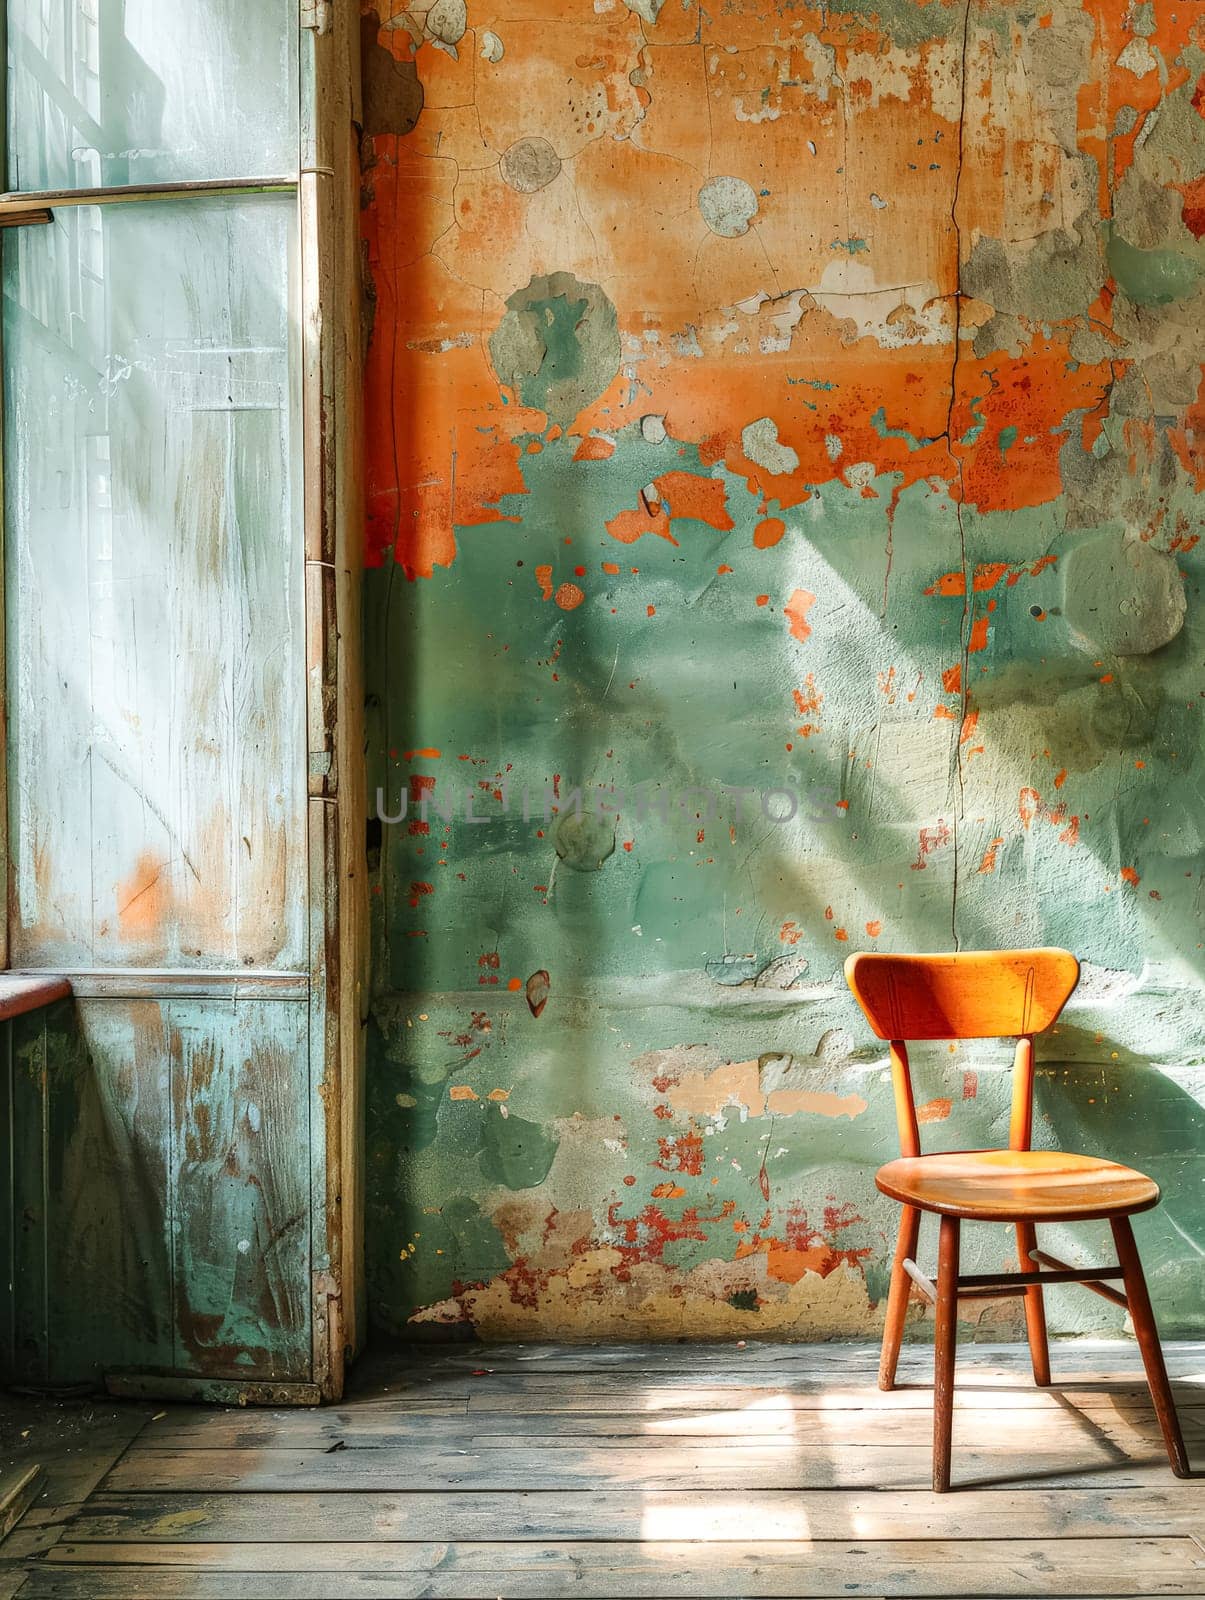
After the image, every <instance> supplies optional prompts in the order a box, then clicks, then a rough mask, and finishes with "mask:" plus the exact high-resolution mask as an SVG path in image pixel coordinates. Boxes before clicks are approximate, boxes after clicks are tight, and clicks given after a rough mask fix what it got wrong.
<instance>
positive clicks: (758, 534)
mask: <svg viewBox="0 0 1205 1600" xmlns="http://www.w3.org/2000/svg"><path fill="white" fill-rule="evenodd" d="M786 531H787V525H786V523H785V522H783V521H782V520H781V518H779V517H766V518H765V519H764V521H762V522H759V523H758V525H757V527H756V528H754V530H753V545H754V548H755V549H757V550H769V549H770V548H771V547H772V546H773V545H776V544H777V543H778V541H779V540H780V539H781V538H782V536H783V534H784V533H786Z"/></svg>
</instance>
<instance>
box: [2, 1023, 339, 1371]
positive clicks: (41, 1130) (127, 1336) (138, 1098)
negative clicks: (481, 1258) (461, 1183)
mask: <svg viewBox="0 0 1205 1600" xmlns="http://www.w3.org/2000/svg"><path fill="white" fill-rule="evenodd" d="M307 1010H308V1007H307V1004H306V1002H304V1001H241V1000H239V1001H215V1000H173V1001H171V1002H167V1003H163V1002H159V1001H155V1000H146V999H142V1000H109V999H104V1000H86V1001H64V1002H61V1003H59V1004H58V1005H56V1006H54V1007H53V1008H51V1009H50V1010H48V1011H47V1012H45V1013H31V1014H29V1015H28V1016H26V1017H21V1018H18V1019H16V1020H15V1021H13V1022H12V1023H10V1024H7V1027H8V1030H9V1039H10V1052H9V1059H8V1066H7V1071H8V1093H7V1096H6V1101H7V1105H8V1106H9V1108H10V1111H9V1116H10V1118H11V1122H10V1125H9V1128H8V1129H7V1133H8V1137H7V1139H6V1141H5V1144H6V1147H7V1149H8V1150H9V1151H10V1152H11V1156H10V1159H11V1160H12V1163H13V1167H12V1187H11V1193H12V1197H13V1214H14V1218H15V1219H16V1226H15V1228H14V1229H13V1233H12V1245H11V1249H12V1271H11V1281H12V1292H11V1304H10V1305H9V1307H8V1313H7V1316H6V1317H5V1319H4V1335H5V1344H6V1345H7V1347H8V1348H7V1350H6V1351H5V1368H6V1370H8V1371H11V1372H12V1373H13V1374H14V1375H17V1376H20V1377H23V1378H25V1379H27V1380H31V1381H41V1382H46V1383H66V1382H74V1381H78V1380H80V1379H81V1378H99V1377H100V1376H101V1375H103V1374H104V1373H107V1372H113V1371H122V1370H135V1371H140V1372H155V1371H157V1372H162V1373H195V1374H198V1375H204V1376H207V1377H232V1378H245V1379H252V1378H254V1379H263V1380H268V1379H272V1380H278V1381H279V1380H282V1379H304V1378H306V1377H308V1375H309V1366H310V1354H311V1353H310V1333H309V1300H308V1286H309V1257H310V1216H309V1175H308V1171H307V1167H306V1161H305V1156H304V1152H305V1150H306V1146H307V1141H308V1131H309V1116H308V1094H307V1073H308V1068H307V1053H306V1049H305V1035H306V1028H307V1026H308V1021H307Z"/></svg>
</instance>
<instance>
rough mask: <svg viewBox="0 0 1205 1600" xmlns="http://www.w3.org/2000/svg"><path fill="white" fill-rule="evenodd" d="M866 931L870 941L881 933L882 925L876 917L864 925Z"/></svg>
mask: <svg viewBox="0 0 1205 1600" xmlns="http://www.w3.org/2000/svg"><path fill="white" fill-rule="evenodd" d="M866 931H867V933H868V934H869V935H870V937H871V938H872V939H877V938H878V936H879V935H880V934H881V933H882V931H883V924H882V923H881V922H880V921H879V920H878V918H877V917H876V918H875V920H874V921H873V922H868V923H867V924H866Z"/></svg>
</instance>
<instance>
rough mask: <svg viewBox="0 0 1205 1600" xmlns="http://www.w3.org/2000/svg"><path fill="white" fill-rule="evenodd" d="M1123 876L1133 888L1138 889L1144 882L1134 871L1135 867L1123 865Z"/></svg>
mask: <svg viewBox="0 0 1205 1600" xmlns="http://www.w3.org/2000/svg"><path fill="white" fill-rule="evenodd" d="M1121 876H1122V879H1123V881H1124V882H1126V883H1128V884H1129V886H1130V888H1131V889H1136V888H1137V887H1138V885H1139V884H1140V883H1141V882H1142V879H1141V878H1140V877H1139V876H1138V874H1137V873H1136V872H1135V871H1134V869H1133V867H1122V869H1121Z"/></svg>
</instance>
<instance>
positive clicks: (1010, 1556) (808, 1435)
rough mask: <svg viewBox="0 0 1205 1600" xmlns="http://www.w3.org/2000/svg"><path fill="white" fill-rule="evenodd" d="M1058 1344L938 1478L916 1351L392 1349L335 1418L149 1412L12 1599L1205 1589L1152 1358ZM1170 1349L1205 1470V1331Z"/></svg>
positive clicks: (1196, 1494) (1201, 1554)
mask: <svg viewBox="0 0 1205 1600" xmlns="http://www.w3.org/2000/svg"><path fill="white" fill-rule="evenodd" d="M1053 1355H1054V1365H1055V1369H1056V1372H1057V1373H1058V1375H1059V1378H1060V1379H1061V1386H1060V1387H1052V1388H1050V1389H1048V1390H1036V1389H1034V1388H1033V1386H1032V1383H1031V1382H1030V1380H1029V1376H1028V1352H1027V1351H1026V1350H1025V1349H1024V1347H1007V1346H1006V1347H1000V1346H995V1347H975V1346H969V1347H966V1348H965V1350H964V1351H962V1352H960V1356H961V1359H960V1364H959V1375H960V1377H962V1379H963V1383H962V1386H961V1388H960V1390H959V1391H958V1409H957V1414H956V1417H955V1432H954V1446H955V1448H954V1467H955V1490H954V1492H953V1493H951V1494H949V1495H941V1496H938V1495H934V1494H933V1493H932V1492H931V1490H930V1489H929V1488H928V1483H929V1475H930V1439H931V1427H932V1417H931V1404H932V1391H931V1388H930V1387H929V1376H928V1371H927V1362H926V1356H928V1352H924V1351H920V1350H917V1349H915V1348H914V1347H910V1348H908V1349H906V1350H905V1352H904V1357H903V1359H902V1361H901V1387H900V1388H898V1389H896V1390H894V1391H892V1392H891V1393H890V1394H883V1393H881V1392H880V1391H879V1390H878V1388H877V1387H876V1385H875V1369H876V1364H877V1352H876V1351H875V1350H873V1349H871V1348H870V1347H867V1346H852V1347H851V1346H839V1345H828V1346H819V1347H817V1346H798V1345H796V1346H786V1345H783V1346H759V1347H754V1348H752V1349H745V1350H739V1349H736V1348H734V1347H732V1346H728V1347H721V1346H697V1345H685V1346H670V1347H640V1346H626V1347H621V1346H603V1347H581V1346H576V1347H556V1348H547V1349H546V1348H544V1347H522V1346H507V1347H492V1348H483V1347H454V1348H451V1349H446V1348H445V1349H432V1350H430V1351H417V1352H416V1351H413V1350H411V1351H407V1352H404V1353H402V1354H401V1355H399V1354H398V1353H396V1352H395V1353H393V1355H392V1356H384V1355H376V1356H374V1357H373V1358H372V1360H371V1361H369V1362H366V1363H364V1364H363V1365H362V1366H361V1367H360V1369H359V1370H358V1371H357V1374H356V1378H355V1382H354V1385H353V1390H352V1393H351V1394H350V1395H349V1397H348V1399H347V1400H346V1401H345V1402H344V1403H342V1404H340V1405H339V1406H336V1407H330V1408H326V1409H323V1410H317V1411H314V1410H304V1411H302V1410H298V1411H269V1410H258V1411H256V1410H238V1409H228V1410H206V1409H204V1408H201V1407H195V1406H182V1405H181V1406H170V1405H165V1406H163V1407H162V1408H160V1409H159V1410H158V1411H155V1412H154V1413H151V1412H149V1411H148V1410H147V1409H146V1408H143V1410H142V1412H141V1413H139V1415H138V1418H137V1427H136V1428H134V1427H132V1428H131V1429H130V1435H131V1437H132V1442H128V1443H127V1447H126V1448H125V1449H124V1451H123V1452H121V1453H120V1454H119V1453H118V1452H117V1451H116V1450H113V1449H110V1450H109V1455H108V1458H107V1463H106V1466H107V1470H106V1471H105V1472H104V1475H103V1477H100V1479H99V1481H97V1478H98V1477H99V1474H97V1473H95V1472H94V1471H88V1472H87V1473H79V1474H67V1475H66V1476H65V1477H64V1478H63V1479H62V1483H63V1490H64V1493H63V1497H62V1498H63V1504H61V1505H60V1506H58V1507H55V1506H53V1505H46V1504H40V1505H39V1507H38V1508H37V1509H36V1510H35V1511H34V1512H32V1513H30V1514H29V1515H28V1516H27V1517H26V1519H25V1520H24V1521H23V1522H22V1524H21V1525H20V1526H19V1527H18V1529H17V1530H16V1532H15V1533H14V1534H13V1536H12V1539H11V1540H10V1541H9V1543H10V1544H11V1545H12V1546H13V1555H12V1557H11V1558H10V1559H9V1560H8V1561H7V1562H6V1563H4V1564H3V1566H2V1568H0V1594H12V1595H15V1596H16V1597H17V1600H43V1597H50V1596H57V1597H60V1600H85V1597H86V1600H110V1597H114V1600H115V1597H117V1596H120V1597H121V1600H158V1597H164V1600H168V1597H170V1600H209V1597H213V1600H259V1597H261V1596H262V1597H268V1596H271V1597H272V1600H294V1597H304V1600H326V1597H328V1596H330V1597H338V1600H386V1597H395V1596H396V1597H402V1596H420V1595H421V1596H431V1597H436V1600H438V1597H441V1596H447V1597H449V1600H474V1597H477V1596H482V1597H490V1596H492V1597H502V1596H506V1597H512V1596H513V1597H515V1600H521V1597H532V1600H536V1597H544V1596H549V1597H552V1596H556V1597H561V1596H565V1595H570V1594H572V1595H574V1596H582V1597H584V1600H592V1597H595V1596H598V1597H609V1600H610V1597H618V1596H628V1597H630V1600H643V1597H645V1596H648V1597H652V1596H657V1597H659V1600H664V1597H671V1600H672V1597H677V1596H684V1597H692V1600H711V1597H713V1596H715V1597H717V1600H718V1597H720V1596H723V1597H724V1600H741V1597H742V1596H744V1597H746V1600H757V1597H762V1596H766V1597H769V1596H782V1597H795V1600H835V1597H837V1596H842V1597H847V1596H856V1597H859V1600H888V1597H906V1600H924V1597H932V1600H936V1597H939V1596H942V1597H953V1596H961V1597H964V1600H972V1597H974V1600H981V1597H982V1600H989V1597H1006V1596H1028V1597H1032V1600H1043V1597H1045V1600H1055V1597H1056V1596H1057V1597H1066V1596H1075V1597H1077V1600H1092V1597H1096V1600H1104V1597H1106V1596H1141V1595H1181V1596H1190V1597H1192V1596H1196V1597H1198V1600H1205V1546H1203V1544H1202V1542H1201V1540H1202V1536H1203V1530H1205V1478H1194V1479H1190V1480H1185V1481H1178V1480H1176V1479H1175V1478H1173V1477H1172V1475H1171V1472H1170V1469H1169V1468H1168V1466H1167V1461H1166V1457H1165V1455H1164V1454H1163V1447H1162V1443H1161V1439H1160V1435H1159V1431H1158V1428H1157V1425H1156V1423H1155V1418H1154V1413H1153V1410H1152V1408H1151V1405H1150V1401H1149V1396H1148V1395H1147V1392H1146V1389H1145V1386H1144V1385H1143V1383H1142V1375H1141V1367H1140V1364H1139V1362H1138V1359H1137V1353H1136V1350H1135V1347H1134V1346H1133V1345H1132V1344H1128V1343H1110V1344H1094V1345H1085V1346H1083V1347H1080V1346H1078V1345H1074V1346H1064V1345H1057V1344H1056V1346H1055V1347H1054V1351H1053ZM929 1359H931V1357H929ZM1168 1365H1169V1368H1170V1369H1171V1371H1172V1373H1173V1376H1174V1383H1175V1389H1176V1394H1177V1399H1178V1403H1179V1406H1180V1410H1181V1416H1182V1421H1183V1425H1184V1431H1185V1435H1186V1437H1187V1439H1188V1442H1189V1450H1190V1453H1191V1455H1192V1456H1193V1459H1194V1461H1195V1462H1196V1463H1198V1464H1199V1465H1201V1466H1205V1459H1203V1458H1205V1345H1202V1344H1195V1345H1179V1346H1171V1347H1169V1350H1168ZM109 1427H110V1429H111V1427H112V1423H111V1422H110V1423H109ZM135 1433H136V1437H133V1434H135ZM106 1446H108V1441H107V1440H106Z"/></svg>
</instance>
